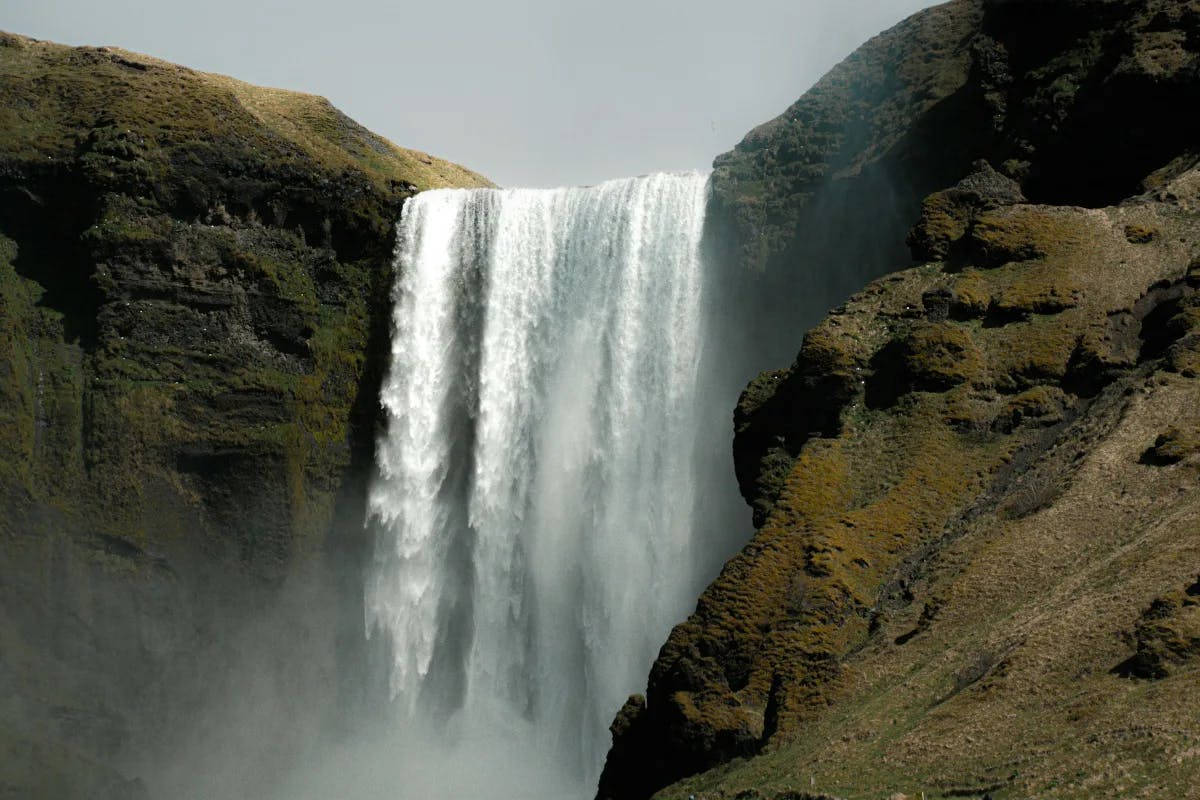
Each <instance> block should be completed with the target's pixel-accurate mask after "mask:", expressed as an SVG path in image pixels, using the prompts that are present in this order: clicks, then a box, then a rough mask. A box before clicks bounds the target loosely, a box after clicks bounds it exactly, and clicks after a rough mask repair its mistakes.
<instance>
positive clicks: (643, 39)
mask: <svg viewBox="0 0 1200 800" xmlns="http://www.w3.org/2000/svg"><path fill="white" fill-rule="evenodd" d="M928 5H932V3H930V2H928V0H719V1H718V0H603V1H602V2H601V1H600V0H593V1H592V2H575V1H574V0H507V1H504V0H493V1H492V2H488V1H487V0H390V2H389V1H388V0H201V1H200V2H197V1H196V0H190V1H189V2H186V3H185V2H181V1H180V0H103V1H102V2H97V0H2V2H0V29H3V30H7V31H10V32H13V33H20V34H24V35H26V36H33V37H36V38H39V39H48V40H51V41H56V42H62V43H65V44H77V45H78V44H90V45H113V46H118V47H123V48H125V49H128V50H134V51H137V52H142V53H147V54H149V55H153V56H156V57H158V58H162V59H166V60H168V61H174V62H177V63H180V64H184V65H186V66H189V67H193V68H195V69H200V70H205V71H208V72H219V73H223V74H226V75H232V76H234V77H237V78H240V79H242V80H246V81H249V82H251V83H257V84H262V85H266V86H275V87H281V88H286V89H294V90H297V91H303V92H311V93H314V94H320V95H324V96H325V97H328V98H329V99H330V101H332V102H333V104H334V105H335V106H337V107H338V108H340V109H341V110H342V111H344V112H345V113H347V114H349V115H350V116H351V117H353V118H354V119H356V120H358V121H359V122H360V123H362V124H364V125H366V126H367V127H368V128H370V129H372V130H373V131H375V132H376V133H379V134H381V135H383V136H386V137H387V138H389V139H391V140H392V141H394V142H396V143H397V144H399V145H401V146H404V147H411V148H416V149H418V150H424V151H427V152H429V153H432V154H434V155H436V156H440V157H442V158H448V159H450V160H452V161H457V162H459V163H461V164H463V165H465V166H467V167H470V168H471V169H474V170H476V171H477V172H481V173H483V174H484V175H487V176H488V177H489V178H491V179H492V180H493V181H495V182H496V183H497V184H500V185H502V186H570V185H588V184H592V183H596V182H598V181H601V180H604V179H607V178H617V177H627V176H632V175H641V174H645V173H647V172H655V171H662V170H686V169H701V170H703V169H707V168H708V167H709V166H710V165H711V163H712V160H713V158H714V157H715V156H716V155H718V154H720V153H722V152H724V151H726V150H729V149H730V148H731V147H732V146H733V145H735V144H737V142H738V141H740V140H741V138H742V136H744V135H745V133H746V132H747V131H749V130H750V129H751V128H753V127H754V126H756V125H758V124H760V123H762V122H766V121H767V120H769V119H771V118H773V117H775V116H777V115H778V114H780V113H782V112H783V111H784V110H785V109H786V108H787V107H788V106H789V105H790V104H791V103H792V102H794V101H795V100H796V98H798V97H799V96H800V95H801V94H803V92H804V90H806V89H807V88H808V87H809V86H811V85H812V84H813V83H815V82H816V81H817V79H819V78H820V77H821V75H823V74H824V73H825V72H826V71H828V70H829V69H830V68H831V67H833V66H834V65H835V64H837V63H838V62H839V61H841V60H842V59H843V58H845V57H846V56H847V55H849V54H850V52H851V51H852V50H854V48H855V47H857V46H858V45H859V44H861V43H862V42H864V41H866V40H867V39H868V38H870V37H871V36H873V35H875V34H876V33H879V32H881V31H883V30H885V29H887V28H889V27H891V26H892V25H894V24H895V23H897V22H899V21H900V20H901V19H903V18H904V17H906V16H907V15H909V14H911V13H912V12H914V11H916V10H918V9H920V8H922V7H925V6H928Z"/></svg>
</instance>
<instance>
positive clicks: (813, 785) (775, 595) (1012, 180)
mask: <svg viewBox="0 0 1200 800" xmlns="http://www.w3.org/2000/svg"><path fill="white" fill-rule="evenodd" d="M1198 64H1200V4H1197V3H1195V2H1186V3H1180V2H1153V1H1152V0H1142V1H1140V2H1133V1H1129V2H1126V1H1124V0H1052V1H1050V2H1032V1H1025V0H1007V1H1002V0H983V1H982V2H980V1H979V0H958V1H957V2H952V3H948V4H946V5H943V6H938V7H936V8H933V9H930V10H928V11H926V12H923V13H921V14H919V15H917V16H916V17H914V18H912V19H910V20H908V21H907V22H905V23H903V24H901V25H900V26H898V27H897V28H895V29H893V30H891V31H889V32H887V33H886V34H884V35H882V36H880V37H878V38H877V39H875V40H873V41H872V42H870V43H868V44H867V45H866V46H864V47H863V48H862V49H861V50H860V51H858V52H857V53H856V54H854V55H853V56H851V57H850V58H849V59H848V60H847V61H846V62H844V63H843V64H842V65H840V66H839V67H838V68H836V69H835V70H834V71H833V72H832V73H831V74H830V75H828V76H827V77H826V78H824V79H823V80H822V81H821V82H820V83H819V84H818V85H817V86H816V87H814V89H813V90H812V91H810V92H809V93H808V94H806V95H805V96H804V97H803V98H801V100H800V101H799V102H798V103H797V104H796V105H794V106H793V107H792V108H791V109H789V110H788V111H787V112H786V113H785V114H784V115H783V116H781V117H780V118H779V119H777V120H775V121H773V122H771V123H768V124H767V125H765V126H763V127H761V128H759V129H757V130H755V131H753V132H752V133H751V134H749V135H748V136H747V137H746V139H745V141H743V142H742V144H740V145H739V146H738V148H737V149H736V150H735V151H734V152H732V153H730V154H727V155H725V156H722V157H720V158H719V159H718V160H717V162H716V174H715V177H714V184H715V193H716V199H715V202H716V205H717V210H718V212H719V213H721V214H723V215H724V219H725V220H726V221H727V225H728V230H729V231H730V232H731V233H732V234H733V235H734V236H735V237H736V238H735V242H736V247H735V248H734V249H733V252H732V257H736V258H738V259H739V260H740V261H741V263H743V264H745V265H747V266H749V267H751V268H754V269H757V270H758V271H759V273H760V274H761V275H762V276H763V277H762V280H763V282H764V283H765V284H766V285H768V286H771V287H775V289H776V290H778V288H779V287H788V290H789V291H791V292H792V293H791V294H788V293H787V292H783V294H784V295H785V296H786V297H795V294H794V291H795V290H794V287H796V286H800V287H810V286H811V285H812V282H813V280H814V279H813V278H812V277H811V275H812V273H813V272H814V271H817V270H820V271H822V272H823V271H824V270H825V269H826V268H827V267H828V266H829V265H835V266H839V267H844V268H845V269H846V270H848V271H849V273H850V274H849V276H848V277H846V276H843V277H839V278H835V279H834V284H833V285H832V290H833V291H837V290H838V289H840V287H842V286H846V285H852V284H853V281H854V280H856V279H858V278H859V277H863V276H866V277H868V278H869V277H878V276H881V275H886V277H883V278H880V279H878V280H875V281H874V282H872V283H870V284H869V285H868V286H867V288H866V289H865V290H862V291H859V292H858V293H857V294H855V295H854V296H853V297H851V298H850V299H849V301H848V302H846V303H845V304H844V305H842V306H840V307H838V308H836V309H834V310H833V311H832V312H830V313H829V315H828V316H827V317H826V318H825V319H824V320H823V321H821V322H820V323H819V324H817V325H816V326H815V327H813V328H812V329H811V330H809V332H808V333H807V335H805V337H804V340H803V344H802V346H801V348H800V351H799V355H798V356H797V357H796V359H795V362H794V363H793V364H792V366H791V367H790V368H788V369H784V370H777V371H773V372H767V373H764V374H762V375H760V376H759V377H758V378H756V379H755V380H754V381H753V382H752V383H751V384H750V386H749V387H748V388H747V389H746V391H745V393H744V394H743V396H742V398H741V401H740V403H739V405H738V408H737V411H736V414H735V419H734V424H735V429H736V438H735V442H734V450H735V457H736V461H737V469H738V479H739V482H740V485H741V487H742V491H743V494H744V495H745V497H746V499H747V502H748V503H750V505H751V507H752V508H753V510H754V517H755V525H756V527H757V531H756V532H755V534H754V536H753V538H752V540H751V541H750V543H749V544H748V545H747V546H746V547H745V548H744V549H743V550H742V552H741V553H740V554H739V555H738V556H736V557H735V558H734V559H733V560H732V561H731V562H730V563H729V564H728V565H727V566H726V568H725V570H724V571H723V572H722V574H721V575H720V576H719V577H718V578H717V579H716V580H715V581H714V583H713V584H712V585H711V586H710V587H709V588H708V589H707V590H706V591H705V592H704V594H703V595H702V596H701V598H700V600H699V602H698V604H697V608H696V611H695V613H694V614H693V615H692V616H691V617H690V618H689V619H688V620H687V621H686V622H684V623H682V624H681V625H679V626H678V627H676V629H675V630H674V631H673V632H672V634H671V636H670V638H669V639H668V641H667V642H666V644H665V645H664V646H663V648H662V651H661V653H660V655H659V658H658V660H657V662H656V663H655V665H654V667H653V670H652V672H651V675H650V678H649V685H648V690H647V692H646V694H645V695H644V696H643V695H638V696H635V697H632V698H630V700H629V702H628V703H627V704H626V706H625V708H624V709H622V711H621V712H620V714H619V715H618V716H617V718H616V720H615V721H614V723H613V735H614V743H613V748H612V750H611V752H610V754H609V759H608V763H607V765H606V768H605V773H604V776H603V778H602V781H601V787H600V796H601V797H612V798H642V797H648V796H650V795H652V794H655V793H656V792H657V793H658V794H657V796H659V797H664V798H667V797H671V798H674V797H680V798H682V797H688V796H689V795H692V794H695V795H696V796H697V797H705V798H715V797H739V798H771V797H778V798H785V797H787V798H798V797H805V796H809V794H808V793H812V796H816V793H818V792H819V793H822V795H824V794H830V795H835V796H842V797H851V798H857V797H880V796H887V795H889V794H891V793H892V792H897V791H902V792H907V793H909V794H912V795H916V794H917V793H920V792H924V793H925V796H926V797H930V798H934V797H982V796H984V795H989V794H990V796H992V797H995V798H1002V797H1013V798H1019V797H1044V796H1054V797H1061V798H1070V797H1081V798H1082V797H1097V796H1131V795H1136V794H1139V793H1141V794H1143V795H1145V796H1154V797H1184V796H1190V795H1191V794H1193V793H1194V792H1195V786H1196V785H1197V781H1198V780H1200V760H1198V759H1197V758H1196V755H1197V752H1200V751H1197V743H1198V742H1200V727H1198V726H1197V724H1196V713H1195V712H1196V701H1195V698H1196V696H1197V694H1196V692H1197V688H1198V686H1200V628H1198V627H1197V622H1196V620H1197V617H1196V608H1197V600H1196V598H1197V593H1198V592H1200V588H1198V585H1197V579H1198V578H1200V558H1198V556H1200V535H1197V532H1198V531H1200V490H1198V489H1197V482H1196V479H1197V475H1198V470H1200V446H1198V445H1197V441H1200V439H1198V437H1200V416H1197V409H1198V408H1200V382H1198V381H1197V377H1198V375H1200V366H1198V364H1200V356H1198V353H1200V315H1198V312H1197V309H1198V308H1200V295H1198V294H1197V289H1198V288H1200V216H1198V215H1197V211H1198V210H1200V168H1198V167H1200V153H1198V152H1197V150H1196V149H1195V148H1196V142H1198V141H1200V138H1198V136H1197V134H1198V133H1200V130H1198V126H1200V118H1197V116H1196V115H1195V114H1193V113H1192V112H1191V109H1190V105H1191V103H1192V98H1194V97H1195V96H1196V92H1197V89H1198V88H1200V73H1198V71H1197V65H1198ZM864 217H865V218H864ZM914 224H915V227H913V225H914ZM909 228H911V231H909V230H908V229H909ZM905 244H907V245H908V246H909V247H910V248H911V257H909V256H908V255H906V254H903V253H902V250H903V248H904V245H905ZM865 282H866V281H865V280H864V281H863V283H865ZM860 285H861V284H860ZM825 288H826V289H829V288H830V287H829V286H826V287H825ZM776 293H777V294H779V293H780V292H779V291H776ZM847 294H849V291H847ZM692 776H694V777H692Z"/></svg>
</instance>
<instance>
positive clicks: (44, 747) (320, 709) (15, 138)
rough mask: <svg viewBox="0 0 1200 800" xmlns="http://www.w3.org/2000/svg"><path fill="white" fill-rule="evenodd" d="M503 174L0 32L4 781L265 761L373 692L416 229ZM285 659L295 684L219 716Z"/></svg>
mask: <svg viewBox="0 0 1200 800" xmlns="http://www.w3.org/2000/svg"><path fill="white" fill-rule="evenodd" d="M486 184H487V181H486V180H485V179H483V178H481V177H480V176H478V175H476V174H474V173H472V172H470V171H468V170H465V169H463V168H461V167H458V166H457V165H454V164H450V163H448V162H445V161H441V160H438V159H435V158H432V157H430V156H428V155H425V154H423V153H418V152H415V151H409V150H403V149H401V148H398V147H396V146H395V145H392V144H391V143H389V142H387V141H386V140H384V139H382V138H380V137H378V136H375V135H374V134H372V133H370V132H368V131H366V130H365V129H364V128H362V127H361V126H359V125H357V124H356V123H354V122H353V121H352V120H350V119H348V118H347V117H345V116H343V115H342V114H341V113H339V112H338V111H337V110H336V109H334V108H333V107H332V106H331V105H330V104H329V103H328V102H327V101H325V100H324V99H322V98H318V97H312V96H309V95H302V94H296V93H292V92H285V91H280V90H274V89H262V88H258V87H253V86H249V85H247V84H244V83H241V82H238V81H235V80H232V79H230V78H225V77H221V76H216V75H207V74H203V73H199V72H195V71H193V70H189V69H185V68H182V67H178V66H174V65H171V64H167V63H164V62H161V61H157V60H155V59H151V58H148V57H146V56H141V55H137V54H133V53H128V52H124V51H121V50H116V49H112V48H68V47H63V46H59V45H54V44H49V43H45V42H38V41H34V40H31V39H26V38H22V37H19V36H14V35H11V34H0V498H2V500H0V502H2V503H3V508H4V514H3V515H0V549H2V551H3V553H2V556H0V608H2V609H3V611H4V613H3V615H0V795H3V796H6V797H7V796H20V797H66V796H84V794H85V793H86V796H88V797H121V798H125V797H135V796H138V795H139V794H141V793H143V792H144V791H145V789H146V783H145V781H142V780H140V778H138V777H135V776H147V775H157V776H158V778H157V780H159V781H160V782H162V781H166V783H165V785H167V786H170V785H171V784H170V780H171V779H170V778H169V776H168V777H163V776H162V774H161V773H163V772H164V770H170V769H173V768H178V769H183V768H185V767H186V768H187V769H191V770H194V771H195V772H196V773H197V774H199V775H205V774H208V775H210V776H211V780H213V781H217V780H219V779H220V775H219V774H218V771H217V770H207V771H206V769H205V764H206V762H205V760H204V758H205V757H207V756H205V755H201V754H212V753H218V754H219V753H225V756H223V757H222V756H220V755H214V756H212V757H213V758H216V759H220V758H224V760H222V761H220V763H221V764H222V765H225V764H227V763H229V760H230V759H231V758H232V759H234V760H235V761H236V760H237V759H239V758H240V759H242V760H243V761H246V762H248V763H247V766H246V769H247V770H253V769H259V770H268V771H269V770H270V769H271V764H272V763H274V762H272V760H271V759H272V758H275V757H280V758H282V757H283V756H285V755H286V754H287V753H290V752H296V751H299V750H302V749H303V747H304V741H306V737H312V736H314V735H316V734H315V733H314V731H315V730H316V729H317V727H319V726H318V725H317V722H318V721H321V720H326V721H327V718H328V717H329V716H330V715H335V714H336V713H341V712H339V711H336V710H335V709H337V708H346V707H348V706H347V703H350V705H352V702H350V701H348V700H347V698H346V697H345V696H343V697H341V698H340V699H339V697H338V692H343V693H345V692H350V693H351V697H353V696H356V695H353V693H354V692H359V691H363V689H362V688H361V687H359V688H352V687H346V686H339V685H338V682H339V681H340V680H343V679H346V680H349V678H343V677H342V676H348V675H350V674H356V675H357V674H358V673H356V672H355V671H354V669H353V666H352V665H353V664H354V663H355V659H358V658H360V657H361V656H362V654H361V652H359V649H360V648H359V646H358V645H356V644H355V643H356V642H361V640H362V635H361V602H358V605H357V606H356V605H355V603H356V598H358V593H360V592H361V587H360V585H359V583H360V579H359V577H358V576H359V574H360V569H359V564H360V560H361V558H362V550H363V547H364V540H365V534H364V533H362V531H363V523H362V515H363V507H364V492H365V488H364V487H365V476H366V475H367V474H368V473H369V470H370V468H371V465H372V463H373V448H374V432H375V424H376V420H377V419H378V401H377V397H378V385H379V381H380V377H381V371H382V369H383V365H384V363H385V359H384V358H383V354H384V353H385V352H386V348H387V339H386V334H387V320H388V313H389V309H390V303H389V302H388V295H389V292H390V289H391V284H392V267H391V258H392V252H393V249H394V223H395V221H396V219H397V218H398V216H399V209H400V206H401V204H402V203H403V201H404V199H405V198H406V197H409V196H411V195H412V194H413V193H414V192H416V191H418V190H420V189H425V188H432V187H441V186H478V185H486ZM288 608H292V609H296V608H299V609H303V612H296V611H294V610H293V611H292V612H288V613H285V612H284V611H283V610H281V609H288ZM285 626H292V627H290V628H288V629H287V630H288V633H287V634H284V633H282V632H281V629H283V628H284V627H285ZM276 639H279V640H280V641H279V642H277V643H276V646H275V647H274V650H272V649H271V645H269V644H261V645H260V643H261V642H272V641H274V640H276ZM268 653H269V655H268ZM265 675H270V676H273V677H278V678H279V679H278V680H276V681H275V684H278V685H281V686H282V685H288V686H291V687H292V688H293V689H294V690H295V692H296V694H295V695H294V696H292V695H291V693H290V692H289V693H288V694H287V696H285V697H282V698H280V697H265V696H263V695H264V691H261V690H260V691H258V692H257V693H250V694H249V695H247V697H249V699H243V700H242V701H240V703H241V704H242V706H243V707H241V708H237V709H229V708H225V706H227V705H228V704H229V703H228V701H226V700H224V699H223V698H224V697H226V696H231V693H230V692H229V691H228V689H229V688H230V687H231V686H239V685H244V684H245V683H246V681H247V680H248V679H249V678H250V677H251V676H253V677H254V679H256V680H258V679H260V676H265ZM263 680H264V681H265V679H263ZM301 689H303V692H301ZM242 694H243V695H246V693H242ZM301 696H303V697H304V698H305V699H304V700H303V701H300V700H298V698H299V697H301ZM257 702H261V703H264V704H271V703H273V704H276V706H277V705H279V704H281V703H282V704H285V705H286V704H287V703H291V704H292V706H293V709H292V712H291V713H292V719H293V725H292V726H291V728H290V729H289V730H288V731H283V732H276V733H274V734H272V735H267V732H266V731H263V730H260V729H258V728H256V727H255V725H256V724H257V725H258V726H259V727H261V726H262V725H263V722H261V721H259V722H257V723H256V720H257V719H258V718H259V717H260V716H265V715H258V714H256V713H255V706H254V703H257ZM214 709H216V710H215V711H214ZM201 710H203V711H204V715H203V716H201V714H200V711H201ZM222 715H224V716H222ZM238 715H244V717H245V718H244V719H240V718H238ZM235 718H238V719H239V721H238V722H237V723H235V722H233V720H234V719H235ZM188 748H193V749H195V750H196V751H197V753H198V754H197V755H196V756H194V757H193V758H191V759H186V760H190V761H191V762H194V763H189V764H183V763H168V760H166V759H164V758H162V757H161V754H163V753H170V754H173V755H174V758H175V760H179V761H181V762H182V761H185V759H180V757H179V756H178V754H179V753H181V752H187V751H188ZM226 751H228V752H226ZM156 754H158V757H156ZM250 774H252V775H253V774H254V773H253V772H251V773H250ZM181 780H182V779H181ZM187 780H189V781H191V782H192V784H194V785H191V786H190V787H189V788H190V789H191V790H192V791H196V792H199V793H201V794H203V793H204V792H206V791H209V792H210V794H216V793H217V789H215V788H211V787H209V788H206V787H205V785H204V784H203V783H196V779H195V778H194V777H192V778H188V779H187ZM167 793H168V794H171V792H170V791H168V792H167ZM174 796H178V794H177V793H176V794H175V795H174Z"/></svg>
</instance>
